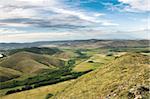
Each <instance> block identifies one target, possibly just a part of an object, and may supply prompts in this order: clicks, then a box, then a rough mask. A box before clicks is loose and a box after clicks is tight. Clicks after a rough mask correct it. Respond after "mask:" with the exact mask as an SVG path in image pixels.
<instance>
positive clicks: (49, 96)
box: [45, 93, 53, 99]
mask: <svg viewBox="0 0 150 99" xmlns="http://www.w3.org/2000/svg"><path fill="white" fill-rule="evenodd" d="M52 96H53V94H51V93H49V94H47V95H46V97H45V99H49V98H51V97H52Z"/></svg>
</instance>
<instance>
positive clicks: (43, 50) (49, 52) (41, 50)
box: [9, 47, 62, 55]
mask: <svg viewBox="0 0 150 99" xmlns="http://www.w3.org/2000/svg"><path fill="white" fill-rule="evenodd" d="M22 51H26V52H32V53H36V54H46V55H53V54H56V53H60V52H62V51H60V50H59V49H58V48H46V47H42V48H40V47H31V48H21V49H12V50H9V54H10V55H12V54H14V53H17V52H22Z"/></svg>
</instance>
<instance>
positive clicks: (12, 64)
mask: <svg viewBox="0 0 150 99" xmlns="http://www.w3.org/2000/svg"><path fill="white" fill-rule="evenodd" d="M64 65H65V62H64V61H63V60H60V59H57V58H54V57H51V56H49V55H41V54H35V53H31V52H18V53H15V54H13V55H11V56H8V57H5V58H4V59H3V60H2V61H1V62H0V66H1V67H5V68H9V69H13V70H16V71H19V72H22V73H24V74H30V73H38V72H41V71H43V70H47V69H53V68H57V67H59V66H64Z"/></svg>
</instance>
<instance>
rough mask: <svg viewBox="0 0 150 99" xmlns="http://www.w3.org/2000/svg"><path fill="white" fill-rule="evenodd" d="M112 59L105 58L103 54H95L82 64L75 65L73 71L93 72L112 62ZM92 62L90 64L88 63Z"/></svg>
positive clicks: (111, 57)
mask: <svg viewBox="0 0 150 99" xmlns="http://www.w3.org/2000/svg"><path fill="white" fill-rule="evenodd" d="M113 59H114V57H113V56H105V55H104V54H95V55H93V56H92V57H90V58H89V59H87V60H86V61H84V62H81V63H80V64H78V65H76V66H75V67H74V68H73V70H74V71H78V72H79V71H87V70H93V69H97V68H99V67H101V66H103V65H105V64H107V63H108V62H110V61H112V60H113ZM90 61H92V62H90Z"/></svg>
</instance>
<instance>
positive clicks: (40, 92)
mask: <svg viewBox="0 0 150 99" xmlns="http://www.w3.org/2000/svg"><path fill="white" fill-rule="evenodd" d="M73 81H74V80H70V81H65V82H61V83H58V84H54V85H48V86H44V87H40V88H36V89H32V90H29V91H23V92H19V93H15V94H10V95H7V96H3V97H1V99H46V96H47V95H48V94H56V93H58V92H60V91H62V90H63V89H64V88H66V87H67V86H68V85H69V84H71V83H72V82H73Z"/></svg>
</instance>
